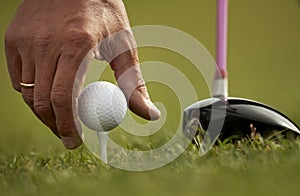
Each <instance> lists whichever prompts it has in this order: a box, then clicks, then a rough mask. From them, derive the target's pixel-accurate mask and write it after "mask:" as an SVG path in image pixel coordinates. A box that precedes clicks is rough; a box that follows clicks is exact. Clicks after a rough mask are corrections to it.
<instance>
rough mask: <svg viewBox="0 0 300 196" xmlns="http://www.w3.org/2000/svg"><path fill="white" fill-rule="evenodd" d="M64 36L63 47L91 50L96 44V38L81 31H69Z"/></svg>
mask: <svg viewBox="0 0 300 196" xmlns="http://www.w3.org/2000/svg"><path fill="white" fill-rule="evenodd" d="M65 35H66V36H64V47H67V48H68V47H72V48H78V49H81V50H82V49H84V48H91V47H93V46H94V45H95V44H96V40H97V39H96V38H95V36H93V35H92V34H91V33H89V32H88V31H86V30H82V29H70V30H68V31H67V33H66V34H65Z"/></svg>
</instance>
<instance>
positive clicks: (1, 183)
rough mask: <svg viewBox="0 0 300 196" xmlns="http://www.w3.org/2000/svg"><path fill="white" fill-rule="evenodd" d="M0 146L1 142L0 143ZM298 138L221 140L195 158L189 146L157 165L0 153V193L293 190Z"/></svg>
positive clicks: (77, 154)
mask: <svg viewBox="0 0 300 196" xmlns="http://www.w3.org/2000/svg"><path fill="white" fill-rule="evenodd" d="M2 148H3V147H2ZM299 153H300V140H296V141H294V142H290V141H286V140H281V142H280V143H278V142H274V141H272V140H270V141H263V140H259V139H254V140H252V139H245V140H243V141H239V142H235V143H234V144H232V143H231V142H228V143H221V142H219V144H218V145H217V146H215V147H214V148H213V149H212V150H211V151H210V152H209V153H208V154H207V155H205V156H203V157H200V156H198V153H197V148H195V147H193V146H190V147H189V148H188V149H187V151H186V152H185V153H184V154H182V155H181V156H180V157H179V158H178V159H177V160H176V161H174V162H172V163H170V164H169V165H166V166H165V167H162V168H160V169H157V170H153V171H148V172H128V171H122V170H119V169H115V168H112V167H109V166H106V165H104V164H103V163H102V162H100V161H99V160H98V159H96V158H95V157H94V156H93V155H91V154H90V153H89V151H88V150H87V149H86V148H85V147H81V148H79V149H77V150H75V151H65V150H59V151H56V150H53V149H51V148H49V149H48V150H43V151H42V152H41V151H40V150H37V149H32V150H31V151H28V152H25V153H16V152H9V151H3V149H1V154H0V190H1V195H55V194H60V195H84V194H87V193H88V194H95V195H100V194H101V195H120V193H122V195H266V194H270V195H283V194H286V195H299V186H298V185H299V183H300V178H299V175H298V174H299V172H300V169H299V164H300V157H299Z"/></svg>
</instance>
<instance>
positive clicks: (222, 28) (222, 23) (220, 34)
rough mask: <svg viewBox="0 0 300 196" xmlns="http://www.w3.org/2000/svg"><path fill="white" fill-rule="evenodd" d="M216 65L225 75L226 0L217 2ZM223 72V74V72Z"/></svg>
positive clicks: (223, 75)
mask: <svg viewBox="0 0 300 196" xmlns="http://www.w3.org/2000/svg"><path fill="white" fill-rule="evenodd" d="M217 13H218V14H217V55H216V56H217V58H216V60H217V65H218V68H219V70H220V72H221V74H222V77H225V76H226V72H227V70H226V66H227V32H228V0H218V2H217ZM223 72H224V74H223Z"/></svg>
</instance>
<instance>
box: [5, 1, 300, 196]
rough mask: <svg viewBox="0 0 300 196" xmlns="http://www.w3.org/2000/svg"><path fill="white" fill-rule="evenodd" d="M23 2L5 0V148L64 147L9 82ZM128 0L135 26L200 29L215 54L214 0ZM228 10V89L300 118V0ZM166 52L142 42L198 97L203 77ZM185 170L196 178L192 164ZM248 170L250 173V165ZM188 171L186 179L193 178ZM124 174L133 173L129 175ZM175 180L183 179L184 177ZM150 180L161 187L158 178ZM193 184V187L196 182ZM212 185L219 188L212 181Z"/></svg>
mask: <svg viewBox="0 0 300 196" xmlns="http://www.w3.org/2000/svg"><path fill="white" fill-rule="evenodd" d="M20 3H21V0H10V1H0V9H1V10H0V37H1V39H0V43H1V47H0V103H1V107H0V117H1V118H0V122H1V126H0V152H2V153H3V152H12V153H21V152H30V151H32V149H33V148H35V149H37V151H47V149H57V150H59V151H64V150H65V149H64V148H63V146H62V144H61V143H60V142H59V140H58V139H56V138H55V137H54V136H53V134H52V133H51V132H50V131H49V130H48V129H47V128H46V127H45V126H44V125H43V124H42V123H41V122H40V121H39V120H37V118H36V117H35V116H34V115H33V114H32V113H31V111H30V109H29V108H28V107H27V106H26V105H25V103H23V101H22V98H21V96H20V94H18V93H17V92H15V91H14V90H13V89H12V87H11V84H10V80H9V76H8V71H7V67H6V61H5V55H4V41H3V40H4V34H5V29H6V27H7V26H8V24H9V22H10V21H11V20H12V18H13V16H14V13H15V12H16V9H17V6H18V5H19V4H20ZM124 3H125V6H126V8H127V12H128V15H129V19H130V21H131V25H132V26H139V25H165V26H170V27H173V28H177V29H179V30H181V31H184V32H186V33H188V34H190V35H192V36H193V37H195V38H196V39H197V40H199V41H200V42H201V43H202V44H203V45H204V46H205V47H206V48H207V49H208V50H209V51H210V53H211V54H212V55H213V56H214V55H215V21H216V17H215V15H216V11H215V10H216V1H214V0H193V1H192V0H186V1H177V0H163V1H162V0H152V1H139V0H126V1H124ZM229 13H230V15H229V45H228V65H229V66H228V70H229V94H230V95H231V96H237V97H245V98H249V99H253V100H257V101H260V102H263V103H266V104H268V105H271V106H273V107H275V108H277V109H278V110H279V111H281V112H283V113H284V114H286V115H287V116H289V117H290V118H291V119H293V120H294V121H295V122H296V123H297V124H300V110H299V107H300V103H299V100H300V92H299V87H298V86H299V82H300V78H298V74H299V73H300V55H299V54H300V36H299V35H300V1H299V0H243V1H240V0H230V11H229ZM29 22H30V21H28V23H29ZM164 52H165V53H162V52H161V51H160V50H158V49H153V48H152V49H151V48H149V49H141V50H140V58H141V61H142V62H143V61H148V60H161V61H165V62H168V63H170V64H172V65H174V66H175V67H177V68H178V69H180V70H181V71H182V72H183V73H184V74H186V75H187V76H188V77H189V79H190V80H191V82H192V83H193V84H194V85H195V88H196V90H197V93H198V95H199V97H200V98H201V99H202V98H203V99H204V98H207V96H208V92H207V87H205V85H203V84H202V83H201V81H202V77H201V76H199V75H197V74H194V73H193V71H192V69H190V68H189V65H188V62H186V60H185V59H183V58H182V57H180V56H178V55H176V54H173V53H170V52H167V51H164ZM105 73H106V75H105V76H104V78H106V79H107V80H113V78H112V73H111V72H110V71H109V69H107V70H106V72H105ZM198 82H199V85H198ZM200 83H201V85H200ZM155 85H156V84H150V85H149V91H150V93H151V96H152V97H153V99H154V100H155V101H161V102H165V103H168V104H169V105H167V109H168V110H169V111H171V112H172V108H173V107H174V108H176V107H177V106H176V104H177V103H178V102H177V101H176V99H175V98H174V100H172V101H169V100H168V98H169V97H170V96H169V95H172V92H169V91H168V90H166V89H164V87H160V86H155ZM163 92H165V93H166V94H165V95H164V94H163ZM176 111H177V110H176ZM176 121H177V118H176V116H174V117H173V116H171V115H170V117H168V121H167V122H169V125H166V127H167V128H168V129H167V130H171V131H172V124H174V123H175V124H176ZM125 141H126V140H125ZM162 169H163V168H162ZM162 169H160V170H158V171H161V170H162ZM171 169H172V168H171ZM173 169H174V168H173ZM209 169H213V168H210V167H209V168H208V170H209ZM201 172H204V173H207V172H205V171H203V170H201V171H200V173H201ZM215 173H216V172H215ZM229 173H230V172H228V171H225V174H228V177H234V178H235V177H237V176H234V175H233V174H229ZM126 174H127V173H126ZM146 174H150V173H146ZM186 174H187V175H188V176H190V177H191V179H194V180H197V178H196V177H195V176H193V171H189V172H187V173H186ZM198 174H199V173H198ZM105 175H106V179H109V178H110V177H108V176H109V172H108V173H105ZM122 175H123V173H122ZM127 175H129V174H127ZM130 175H131V174H130ZM138 175H141V174H138ZM154 175H155V179H160V178H162V179H165V180H166V181H167V180H168V179H167V177H165V175H164V173H162V174H160V173H159V172H156V173H154ZM248 175H250V177H251V176H252V175H251V173H250V174H249V173H248ZM114 176H117V177H119V176H121V174H119V173H117V174H114ZM188 176H185V177H184V179H185V180H187V179H190V178H189V177H188ZM208 176H209V177H210V180H213V179H215V178H214V177H215V176H214V172H212V173H210V174H209V175H208ZM279 176H280V175H279ZM123 177H124V176H123ZM135 177H136V176H135ZM252 177H253V176H252ZM261 177H263V175H261ZM275 177H276V175H275ZM121 179H122V178H120V181H121ZM141 179H144V180H145V181H151V178H149V176H147V175H145V176H141ZM284 179H287V178H284ZM87 180H88V178H87ZM124 180H129V177H126V176H125V177H124ZM217 180H218V182H221V181H223V178H221V177H218V178H217ZM135 181H136V182H138V181H137V180H135ZM175 183H176V184H180V181H177V182H175ZM206 183H209V181H207V182H206ZM228 183H229V182H228ZM169 184H171V182H169ZM86 186H88V185H86ZM145 186H146V185H145ZM150 186H152V187H150V188H153V189H155V188H156V186H155V185H154V184H151V185H150ZM170 186H171V185H170ZM203 186H204V185H203ZM224 186H225V185H224ZM69 188H70V187H69ZM144 188H145V187H144ZM181 188H184V187H181ZM190 188H196V186H195V184H193V187H190ZM210 192H211V193H214V192H215V190H214V189H213V188H212V187H210Z"/></svg>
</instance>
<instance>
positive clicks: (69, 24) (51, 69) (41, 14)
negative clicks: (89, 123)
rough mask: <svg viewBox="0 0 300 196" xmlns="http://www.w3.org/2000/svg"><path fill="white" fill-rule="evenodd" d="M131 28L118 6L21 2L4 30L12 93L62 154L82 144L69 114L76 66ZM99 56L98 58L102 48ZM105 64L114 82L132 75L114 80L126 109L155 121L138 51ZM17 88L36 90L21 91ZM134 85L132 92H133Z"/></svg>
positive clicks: (67, 0) (102, 0)
mask: <svg viewBox="0 0 300 196" xmlns="http://www.w3.org/2000/svg"><path fill="white" fill-rule="evenodd" d="M129 27H130V26H129V21H128V18H127V14H126V11H125V8H124V5H123V3H122V1H120V0H43V1H41V0H24V1H23V3H22V4H21V6H20V7H19V9H18V11H17V13H16V16H15V18H14V20H13V21H12V23H11V24H10V26H9V27H8V29H7V32H6V35H5V51H6V58H7V64H8V70H9V74H10V77H11V81H12V85H13V88H14V89H16V90H17V91H19V92H21V93H22V97H23V99H24V101H25V102H26V103H27V105H28V106H29V107H30V108H31V109H32V111H33V112H34V114H35V115H36V116H37V117H38V118H39V119H40V120H41V121H42V122H43V123H44V124H46V125H47V126H48V127H49V128H50V129H51V130H52V132H53V133H54V134H55V135H56V136H58V137H59V138H61V139H62V142H63V144H64V145H65V147H66V148H69V149H74V148H76V147H78V146H79V145H81V143H82V140H81V137H80V135H79V133H78V131H77V129H76V126H75V120H76V119H75V120H74V117H73V112H72V90H73V88H75V86H74V80H75V76H76V73H77V70H78V68H79V66H80V63H81V62H82V60H83V58H84V57H85V55H86V54H87V53H88V52H89V51H90V50H91V49H92V48H97V47H96V46H97V45H98V43H99V42H100V41H101V40H103V39H104V38H106V37H109V36H110V35H112V34H113V33H116V32H119V31H121V30H124V29H128V28H129ZM126 40H127V39H124V40H123V41H125V42H126ZM98 52H100V54H101V52H102V51H101V48H100V51H98ZM95 53H96V52H95ZM104 58H105V55H104ZM105 60H108V59H105ZM109 63H110V65H111V68H112V70H113V71H114V74H115V77H116V79H117V80H118V79H119V78H121V76H122V74H123V73H125V72H126V71H127V70H129V69H130V70H133V72H131V73H133V75H131V76H130V77H123V78H122V79H120V80H118V84H119V86H120V88H121V89H122V90H123V92H124V94H125V96H126V97H127V99H128V100H129V108H130V109H131V110H132V111H133V112H134V113H136V114H137V115H139V116H141V117H143V118H145V119H148V120H150V119H152V120H154V119H157V118H159V116H160V112H159V111H158V110H157V109H156V108H155V106H154V105H153V104H152V102H151V101H150V98H149V96H148V93H147V89H146V86H145V84H144V82H143V79H142V75H141V71H140V69H139V59H138V54H137V50H136V48H133V49H132V48H131V49H130V50H127V51H125V52H123V53H121V54H120V55H117V56H115V57H114V58H113V59H109ZM20 82H23V83H28V84H31V83H32V84H35V85H34V88H24V87H22V86H21V85H20ZM82 82H83V81H82V80H81V81H79V86H80V85H81V84H82ZM132 85H134V86H135V87H136V88H135V89H134V91H133V92H131V91H130V88H132ZM75 89H76V88H75ZM78 89H80V88H78ZM77 94H79V92H77ZM75 118H77V117H75Z"/></svg>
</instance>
